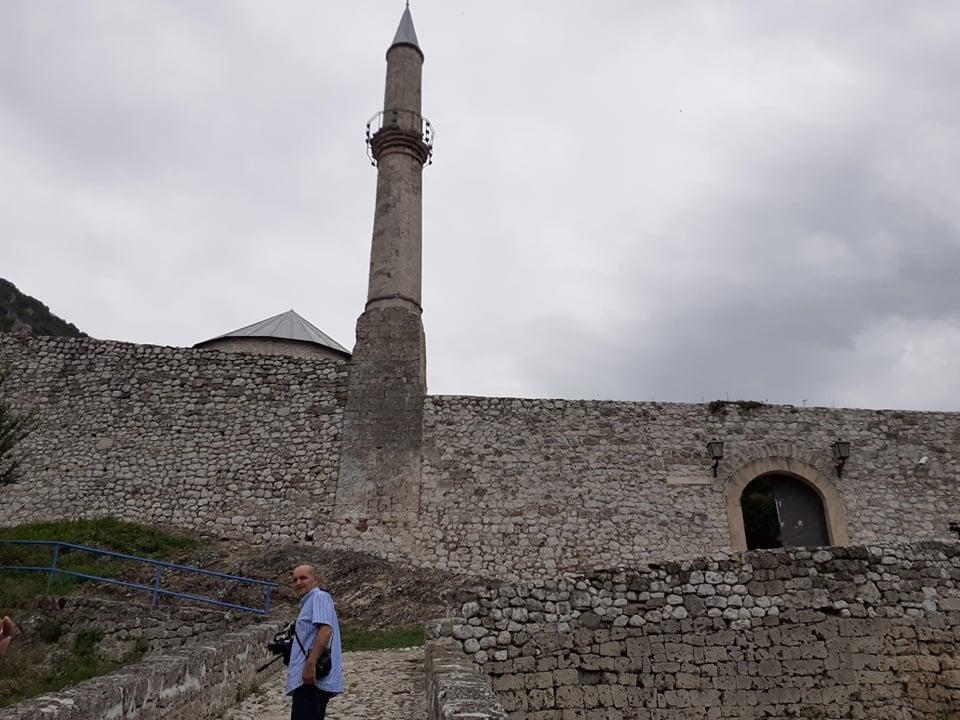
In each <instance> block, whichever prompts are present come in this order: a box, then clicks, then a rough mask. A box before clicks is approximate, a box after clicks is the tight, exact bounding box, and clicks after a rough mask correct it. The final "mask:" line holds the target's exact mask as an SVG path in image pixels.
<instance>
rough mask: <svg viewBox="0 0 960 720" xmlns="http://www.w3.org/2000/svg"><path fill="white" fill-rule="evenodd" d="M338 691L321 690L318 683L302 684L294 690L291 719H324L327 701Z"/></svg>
mask: <svg viewBox="0 0 960 720" xmlns="http://www.w3.org/2000/svg"><path fill="white" fill-rule="evenodd" d="M335 694H336V693H331V692H327V691H326V690H321V689H320V688H318V687H317V686H316V685H301V686H300V687H298V688H297V689H296V690H294V691H293V707H291V708H290V720H323V718H324V716H325V715H326V714H327V703H328V702H330V698H332V697H333V696H334V695H335Z"/></svg>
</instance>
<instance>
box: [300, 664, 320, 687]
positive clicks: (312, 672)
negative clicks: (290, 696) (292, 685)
mask: <svg viewBox="0 0 960 720" xmlns="http://www.w3.org/2000/svg"><path fill="white" fill-rule="evenodd" d="M316 682H317V663H316V662H314V663H312V664H311V663H307V664H306V665H305V666H304V668H303V684H304V685H313V684H314V683H316Z"/></svg>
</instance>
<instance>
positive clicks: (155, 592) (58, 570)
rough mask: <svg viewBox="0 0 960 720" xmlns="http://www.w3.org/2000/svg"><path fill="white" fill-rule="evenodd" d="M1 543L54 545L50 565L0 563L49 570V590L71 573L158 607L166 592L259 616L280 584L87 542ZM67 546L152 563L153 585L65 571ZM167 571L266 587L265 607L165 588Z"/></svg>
mask: <svg viewBox="0 0 960 720" xmlns="http://www.w3.org/2000/svg"><path fill="white" fill-rule="evenodd" d="M0 545H41V546H43V545H45V546H49V547H52V548H53V556H52V557H51V559H50V565H49V566H28V565H0V570H13V571H16V572H43V573H48V575H49V577H48V578H47V592H48V593H49V592H50V588H51V587H52V585H53V578H54V577H55V576H56V575H68V576H70V577H76V578H82V579H84V580H93V581H94V582H101V583H106V584H107V585H119V586H121V587H126V588H133V589H135V590H146V591H147V592H149V593H150V594H151V596H152V600H151V606H152V607H156V606H157V603H158V602H159V599H160V596H161V595H166V596H169V597H175V598H180V599H183V600H193V601H194V602H199V603H206V604H207V605H216V606H217V607H224V608H230V609H231V610H242V611H244V612H251V613H255V614H257V615H262V616H264V617H266V616H267V615H269V614H270V593H271V592H272V591H273V589H274V588H275V587H277V583H273V582H267V581H266V580H255V579H253V578H245V577H240V576H238V575H228V574H227V573H220V572H215V571H213V570H201V569H200V568H195V567H190V566H188V565H177V564H175V563H169V562H164V561H163V560H151V559H150V558H142V557H137V556H135V555H124V554H123V553H118V552H113V551H111V550H101V549H99V548H92V547H87V546H86V545H74V544H73V543H68V542H60V541H59V540H0ZM61 548H67V549H69V550H80V551H82V552H87V553H90V554H92V555H100V556H103V557H110V558H117V559H120V560H133V561H134V562H138V563H142V564H144V565H153V566H154V567H155V568H156V572H155V573H154V578H153V583H152V584H150V585H143V584H141V583H134V582H127V581H125V580H117V579H116V578H106V577H100V576H99V575H88V574H87V573H81V572H75V571H73V570H66V569H64V568H62V567H59V566H58V563H59V561H60V549H61ZM164 570H179V571H182V572H188V573H194V574H197V575H204V576H206V577H215V578H221V579H224V580H232V581H234V582H237V583H241V584H244V585H254V586H259V587H262V588H264V599H263V606H262V607H259V608H256V607H249V606H247V605H238V604H236V603H228V602H223V601H222V600H214V599H213V598H210V597H205V596H203V595H194V594H191V593H181V592H175V591H173V590H166V589H164V588H163V571H164Z"/></svg>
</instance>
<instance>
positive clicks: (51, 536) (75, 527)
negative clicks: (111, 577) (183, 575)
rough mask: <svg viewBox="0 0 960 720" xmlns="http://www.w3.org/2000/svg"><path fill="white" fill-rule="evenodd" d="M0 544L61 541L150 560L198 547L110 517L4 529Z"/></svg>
mask: <svg viewBox="0 0 960 720" xmlns="http://www.w3.org/2000/svg"><path fill="white" fill-rule="evenodd" d="M0 540H62V541H63V542H68V543H74V544H75V545H89V546H93V547H97V548H101V549H105V550H114V551H116V552H122V553H126V554H127V555H138V556H140V557H149V558H161V557H169V556H170V555H171V554H172V553H175V552H179V551H182V550H193V549H195V548H196V547H197V546H198V542H197V541H196V540H194V539H193V538H188V537H183V536H180V535H173V534H171V533H167V532H164V531H162V530H157V529H156V528H151V527H146V526H144V525H138V524H137V523H131V522H124V521H123V520H117V518H112V517H107V518H99V519H96V520H62V521H59V522H45V523H31V524H29V525H18V526H16V527H12V528H3V529H0Z"/></svg>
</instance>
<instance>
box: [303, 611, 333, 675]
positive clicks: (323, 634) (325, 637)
mask: <svg viewBox="0 0 960 720" xmlns="http://www.w3.org/2000/svg"><path fill="white" fill-rule="evenodd" d="M332 636H333V628H332V627H330V626H329V625H318V626H317V637H316V639H315V640H314V641H313V647H312V648H310V654H309V655H307V660H306V662H304V664H303V684H304V685H313V684H314V683H315V682H316V681H317V658H319V657H320V653H322V652H323V650H324V648H326V647H327V645H329V644H330V638H331V637H332Z"/></svg>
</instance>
